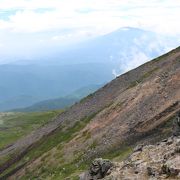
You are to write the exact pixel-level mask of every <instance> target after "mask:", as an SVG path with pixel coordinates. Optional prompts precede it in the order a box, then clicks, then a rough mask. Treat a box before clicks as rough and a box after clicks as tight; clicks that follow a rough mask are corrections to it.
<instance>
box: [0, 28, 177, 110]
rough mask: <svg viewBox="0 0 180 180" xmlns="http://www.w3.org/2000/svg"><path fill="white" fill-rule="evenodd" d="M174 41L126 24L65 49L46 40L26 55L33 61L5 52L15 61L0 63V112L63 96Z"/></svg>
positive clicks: (106, 78) (134, 64) (153, 54)
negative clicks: (41, 46)
mask: <svg viewBox="0 0 180 180" xmlns="http://www.w3.org/2000/svg"><path fill="white" fill-rule="evenodd" d="M52 37H53V35H52ZM32 38H33V37H32ZM20 39H21V38H20ZM179 43H180V40H179V38H178V37H176V38H174V37H164V36H162V35H159V34H156V33H154V32H151V31H146V30H142V29H138V28H132V27H125V28H120V29H118V30H117V31H114V32H111V33H109V34H106V35H103V36H98V37H96V38H93V39H89V40H88V41H85V42H83V43H79V44H74V45H73V47H69V46H68V48H67V47H66V48H65V49H66V50H64V46H63V47H62V46H54V45H52V44H51V45H50V44H49V43H45V44H44V46H45V47H46V46H47V47H46V48H47V49H46V48H45V47H44V48H45V49H44V50H41V51H39V50H38V49H37V48H35V49H36V51H38V52H36V53H30V54H31V55H32V54H34V55H35V57H32V56H31V55H30V57H31V58H32V60H26V58H15V57H14V56H13V55H12V53H8V54H7V57H8V56H9V54H10V56H12V57H13V59H12V57H11V59H12V60H14V59H16V60H17V59H18V60H19V62H17V63H15V64H11V63H10V64H6V65H0V82H1V85H0V100H1V101H0V111H7V110H11V109H15V108H23V107H27V106H31V105H32V104H34V103H37V102H39V101H43V100H47V99H54V98H58V97H59V96H61V97H62V96H66V95H67V94H70V93H71V92H73V91H74V90H77V89H78V88H81V87H84V86H88V85H90V84H102V83H104V82H108V81H110V80H112V79H113V78H114V77H115V76H117V75H118V74H121V73H122V72H125V71H127V70H129V69H132V68H135V67H137V66H138V65H140V64H143V63H145V62H146V61H147V60H149V59H153V58H155V57H157V56H160V55H161V54H164V53H166V52H167V51H168V50H170V49H173V48H175V47H176V46H178V45H179ZM22 44H23V46H24V43H22ZM33 46H34V43H33ZM7 47H8V46H7ZM14 48H15V47H14ZM14 48H13V49H14ZM23 48H24V47H23ZM33 49H34V48H33ZM50 49H51V50H50ZM28 52H31V50H30V49H28ZM22 53H23V52H21V54H22ZM26 53H27V52H26ZM41 53H42V54H41ZM40 54H41V55H40ZM41 56H42V57H41ZM26 57H27V54H26ZM7 61H8V60H7ZM72 74H73V76H72Z"/></svg>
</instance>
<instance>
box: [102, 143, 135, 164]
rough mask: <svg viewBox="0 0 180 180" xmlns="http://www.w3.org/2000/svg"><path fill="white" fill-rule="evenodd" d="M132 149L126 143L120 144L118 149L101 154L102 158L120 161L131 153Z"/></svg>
mask: <svg viewBox="0 0 180 180" xmlns="http://www.w3.org/2000/svg"><path fill="white" fill-rule="evenodd" d="M132 151H133V148H132V147H131V146H128V145H121V148H120V149H116V150H111V151H109V152H108V153H105V154H104V155H103V158H105V159H111V160H115V161H121V160H124V159H126V158H127V157H128V155H129V154H131V153H132Z"/></svg>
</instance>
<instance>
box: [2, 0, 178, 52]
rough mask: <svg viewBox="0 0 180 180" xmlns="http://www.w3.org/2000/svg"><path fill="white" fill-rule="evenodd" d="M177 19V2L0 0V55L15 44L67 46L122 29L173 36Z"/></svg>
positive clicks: (10, 50) (147, 0)
mask: <svg viewBox="0 0 180 180" xmlns="http://www.w3.org/2000/svg"><path fill="white" fill-rule="evenodd" d="M179 16H180V1H179V0H143V1H142V0H0V53H1V55H2V54H6V53H5V51H7V52H8V51H9V52H12V50H13V47H14V46H17V47H18V46H19V49H21V48H22V47H21V46H20V44H18V41H19V42H21V44H23V43H27V42H28V44H33V43H34V44H36V46H38V47H39V46H41V45H42V44H44V43H49V44H54V45H56V44H57V43H61V44H64V43H65V42H66V44H68V43H72V42H76V41H79V40H84V39H87V38H90V37H95V36H99V35H102V34H106V33H108V32H111V31H114V30H116V29H118V28H120V27H124V26H133V27H139V28H143V29H148V30H151V31H155V32H158V33H161V34H170V35H177V34H179V32H180V23H179ZM7 47H8V48H7ZM27 48H28V47H27ZM9 52H8V53H9Z"/></svg>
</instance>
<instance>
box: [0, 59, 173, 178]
mask: <svg viewBox="0 0 180 180" xmlns="http://www.w3.org/2000/svg"><path fill="white" fill-rule="evenodd" d="M156 60H160V59H156ZM155 70H157V69H154V70H153V71H150V72H148V73H146V74H145V75H144V76H143V77H142V78H141V79H140V81H141V80H143V79H144V78H147V77H148V76H149V75H150V74H152V73H153V72H154V71H155ZM132 87H134V85H133V86H132ZM132 87H131V86H130V88H132ZM94 115H95V114H94ZM94 115H93V116H94ZM93 116H92V117H86V118H84V119H81V122H78V123H76V124H75V125H74V126H73V127H71V128H69V129H59V130H57V131H56V132H55V133H53V134H51V135H50V136H48V137H47V138H46V139H43V140H42V141H41V142H40V144H39V146H37V147H35V148H34V149H32V150H30V151H29V153H28V154H27V155H26V156H25V157H24V158H23V159H22V160H21V161H19V162H18V163H16V164H14V165H13V167H10V169H7V171H6V172H5V173H4V174H6V173H8V172H10V171H11V170H13V169H15V168H17V167H18V166H21V165H23V164H24V163H29V162H32V161H35V163H32V165H31V163H30V164H29V165H28V166H26V168H25V169H24V170H25V175H24V176H23V179H37V177H38V178H39V179H65V178H66V177H70V179H72V180H73V179H78V176H77V175H78V174H79V172H81V171H83V170H84V169H85V168H86V167H87V165H88V164H89V162H88V161H81V160H82V159H83V154H84V153H86V152H80V153H78V152H77V153H76V154H74V156H73V158H72V159H68V160H67V159H66V158H64V152H63V147H64V146H65V144H66V143H68V142H69V141H70V140H71V139H72V138H74V137H76V135H77V134H78V132H79V131H80V130H81V129H83V128H84V127H85V126H86V124H88V123H89V121H90V120H91V119H92V118H93ZM171 123H172V119H169V120H168V122H167V123H166V124H164V125H163V127H158V130H157V132H159V131H162V132H164V133H161V134H163V135H164V137H166V136H167V135H168V134H169V133H170V131H171V127H172V124H171ZM151 135H152V137H151V139H154V138H155V137H158V135H159V133H158V134H155V133H154V132H151V133H150V134H149V136H151ZM89 136H91V135H89V134H88V135H87V137H85V138H89ZM164 137H161V138H164ZM85 138H84V139H83V140H86V139H85ZM94 146H96V144H93V145H92V146H90V147H89V148H94ZM131 152H132V147H129V146H127V145H125V146H124V147H123V148H121V149H118V150H113V151H111V152H108V153H107V154H105V155H104V156H103V155H102V156H103V157H105V158H109V159H115V160H121V159H123V158H125V157H127V155H128V154H129V153H131ZM33 165H35V167H33ZM0 177H2V176H1V175H0Z"/></svg>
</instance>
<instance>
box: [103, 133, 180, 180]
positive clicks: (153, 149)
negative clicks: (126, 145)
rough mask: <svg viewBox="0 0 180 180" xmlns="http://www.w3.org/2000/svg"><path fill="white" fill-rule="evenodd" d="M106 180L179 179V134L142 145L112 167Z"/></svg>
mask: <svg viewBox="0 0 180 180" xmlns="http://www.w3.org/2000/svg"><path fill="white" fill-rule="evenodd" d="M104 179H106V180H125V179H126V180H127V179H128V180H140V179H142V180H146V179H153V180H154V179H180V136H174V137H170V138H168V139H166V140H164V141H162V142H160V143H158V144H157V145H148V146H143V147H142V150H140V151H135V152H134V153H133V154H132V155H131V156H130V157H129V158H128V159H127V160H126V161H123V162H121V163H119V164H117V166H115V167H113V169H112V171H111V174H110V175H108V176H106V177H105V178H104Z"/></svg>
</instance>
